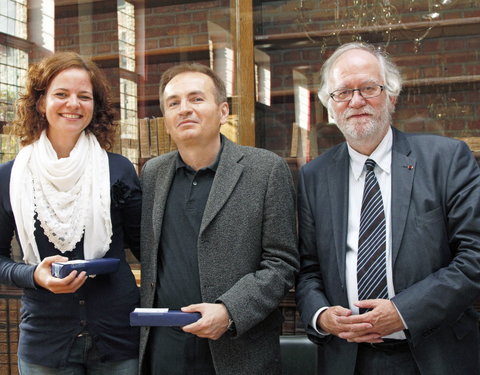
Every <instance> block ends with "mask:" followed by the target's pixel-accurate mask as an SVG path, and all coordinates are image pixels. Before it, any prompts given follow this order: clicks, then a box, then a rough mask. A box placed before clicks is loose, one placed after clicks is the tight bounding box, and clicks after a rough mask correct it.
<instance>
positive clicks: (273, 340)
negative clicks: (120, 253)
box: [140, 138, 299, 375]
mask: <svg viewBox="0 0 480 375" xmlns="http://www.w3.org/2000/svg"><path fill="white" fill-rule="evenodd" d="M223 142H224V148H223V152H222V155H221V158H220V161H219V165H218V169H217V171H216V174H215V179H214V182H213V185H212V188H211V191H210V195H209V197H208V201H207V204H206V207H205V211H204V214H203V219H202V223H201V227H200V233H199V237H198V267H199V273H200V289H201V293H202V298H203V302H208V303H213V302H216V301H221V302H223V303H224V304H225V306H226V307H227V309H228V311H229V313H230V315H231V317H232V319H233V320H234V322H235V326H236V334H235V335H231V334H229V333H226V334H224V335H223V337H221V338H220V339H219V340H216V341H213V340H211V341H210V349H211V352H212V357H213V362H214V365H215V369H216V372H217V374H219V375H223V374H224V375H234V374H249V375H251V374H259V375H260V374H262V375H266V374H280V372H281V370H280V354H279V352H280V349H279V333H280V328H281V323H282V321H283V317H282V315H281V313H280V311H279V309H278V305H279V303H280V301H281V299H282V298H283V297H284V296H285V294H286V293H287V292H288V290H289V289H290V288H291V287H292V285H293V283H294V277H295V274H296V272H297V271H298V267H299V261H298V250H297V239H296V219H295V193H294V188H293V183H292V178H291V174H290V171H289V169H288V166H287V165H286V163H285V161H284V160H283V159H282V158H280V157H279V156H277V155H275V154H274V153H272V152H270V151H267V150H263V149H257V148H252V147H246V146H239V145H236V144H235V143H233V142H231V141H229V140H228V139H226V138H223ZM176 156H177V152H172V153H169V154H165V155H162V156H159V157H157V158H154V159H151V160H149V161H148V162H147V163H146V164H145V167H144V169H143V171H142V174H141V183H142V189H143V207H142V233H141V238H142V239H141V252H142V255H141V259H142V261H141V262H142V281H141V305H142V307H152V306H153V303H154V297H155V290H156V287H157V285H156V280H157V278H156V276H157V264H158V259H159V252H160V251H161V249H159V240H160V237H161V230H162V220H163V213H164V209H165V203H166V200H167V196H168V192H169V189H170V185H171V182H172V179H173V176H174V173H175V158H176ZM178 266H179V267H181V266H182V265H181V264H179V265H178ZM160 287H161V286H160ZM148 335H149V328H148V327H144V328H142V331H141V340H140V368H141V369H142V370H143V371H142V374H149V373H150V372H149V370H148V369H147V368H146V364H145V363H143V362H144V358H145V349H146V345H147V341H148Z"/></svg>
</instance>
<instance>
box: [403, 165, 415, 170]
mask: <svg viewBox="0 0 480 375" xmlns="http://www.w3.org/2000/svg"><path fill="white" fill-rule="evenodd" d="M403 168H407V169H408V170H409V171H411V170H412V169H413V165H411V164H409V165H404V166H403Z"/></svg>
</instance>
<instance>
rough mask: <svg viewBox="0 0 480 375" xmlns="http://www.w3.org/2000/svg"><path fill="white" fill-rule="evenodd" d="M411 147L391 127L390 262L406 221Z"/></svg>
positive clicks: (411, 174)
mask: <svg viewBox="0 0 480 375" xmlns="http://www.w3.org/2000/svg"><path fill="white" fill-rule="evenodd" d="M410 153H411V149H410V145H409V143H408V141H407V139H406V137H405V136H404V135H403V133H401V132H400V131H398V130H396V129H395V128H393V146H392V197H391V212H392V219H391V223H392V264H395V260H396V258H397V255H398V250H399V248H400V243H401V241H402V238H403V233H404V230H405V224H406V221H407V215H408V209H409V207H410V201H411V200H410V197H411V194H412V186H413V177H414V175H415V164H416V160H415V159H414V158H413V157H411V156H410Z"/></svg>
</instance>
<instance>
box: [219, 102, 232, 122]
mask: <svg viewBox="0 0 480 375" xmlns="http://www.w3.org/2000/svg"><path fill="white" fill-rule="evenodd" d="M219 109H220V125H223V124H225V123H226V122H227V121H228V115H229V114H230V107H229V106H228V103H227V102H223V103H222V104H220V105H219Z"/></svg>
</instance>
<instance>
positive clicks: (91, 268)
mask: <svg viewBox="0 0 480 375" xmlns="http://www.w3.org/2000/svg"><path fill="white" fill-rule="evenodd" d="M119 263H120V259H117V258H100V259H91V260H80V259H79V260H69V261H68V262H55V263H52V275H53V276H55V277H58V278H60V279H63V278H64V277H66V276H68V275H69V274H70V272H72V271H74V270H76V271H78V273H80V272H82V271H85V272H86V273H87V276H94V275H100V274H103V273H112V272H116V271H117V270H118V265H119Z"/></svg>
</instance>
